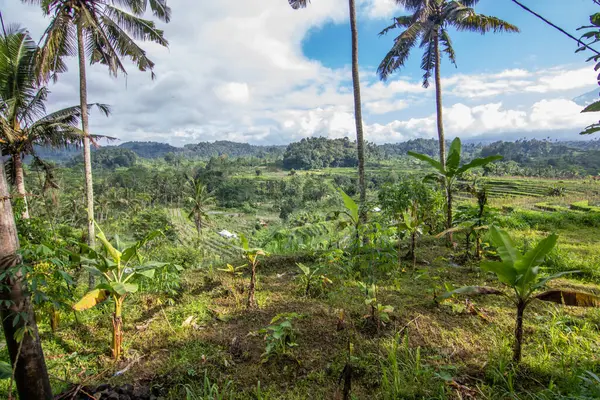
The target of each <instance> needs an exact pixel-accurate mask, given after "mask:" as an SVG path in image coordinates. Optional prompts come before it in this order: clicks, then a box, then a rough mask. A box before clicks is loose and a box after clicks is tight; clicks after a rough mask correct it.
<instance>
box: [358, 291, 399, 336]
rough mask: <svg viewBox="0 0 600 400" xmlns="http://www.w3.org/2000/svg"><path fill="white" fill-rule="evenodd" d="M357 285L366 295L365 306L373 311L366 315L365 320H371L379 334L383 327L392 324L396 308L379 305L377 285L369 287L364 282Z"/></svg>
mask: <svg viewBox="0 0 600 400" xmlns="http://www.w3.org/2000/svg"><path fill="white" fill-rule="evenodd" d="M357 284H358V286H359V287H360V288H361V289H362V290H363V292H364V294H365V297H366V298H365V305H367V306H368V307H370V309H371V312H370V314H368V315H365V318H368V319H369V320H371V322H373V323H374V324H375V326H376V327H377V332H379V330H380V328H381V326H382V325H385V324H387V323H389V322H390V314H391V313H393V312H394V307H392V306H390V305H384V304H381V303H379V300H378V297H377V291H378V288H377V285H376V284H375V283H371V284H370V285H369V284H367V283H364V282H357Z"/></svg>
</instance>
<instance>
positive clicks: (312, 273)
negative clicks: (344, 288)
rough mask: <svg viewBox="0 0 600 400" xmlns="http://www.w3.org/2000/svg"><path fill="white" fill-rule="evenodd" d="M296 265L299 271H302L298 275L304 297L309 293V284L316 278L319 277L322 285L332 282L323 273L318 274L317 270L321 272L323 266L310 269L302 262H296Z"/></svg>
mask: <svg viewBox="0 0 600 400" xmlns="http://www.w3.org/2000/svg"><path fill="white" fill-rule="evenodd" d="M296 266H297V267H298V268H299V269H300V271H302V275H300V281H301V282H302V287H303V288H304V296H306V297H308V296H309V295H310V289H311V284H312V283H313V282H314V281H316V280H317V279H321V282H323V285H325V284H331V283H333V282H332V281H331V279H329V278H327V277H326V276H325V275H323V274H321V275H319V272H321V270H322V269H323V267H315V268H313V269H311V268H310V267H307V266H306V265H304V264H302V263H296Z"/></svg>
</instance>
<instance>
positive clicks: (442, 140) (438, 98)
mask: <svg viewBox="0 0 600 400" xmlns="http://www.w3.org/2000/svg"><path fill="white" fill-rule="evenodd" d="M434 43H435V45H434V51H435V68H434V69H435V105H436V110H437V130H438V141H439V146H440V163H441V164H442V167H443V168H444V169H446V137H445V136H444V119H443V105H442V77H441V73H440V67H441V64H442V58H441V55H440V39H439V37H438V36H436V37H435V39H434ZM442 191H445V192H446V198H447V201H448V203H447V207H448V209H447V210H446V212H447V221H446V229H450V228H452V200H451V198H450V197H451V188H450V187H449V185H448V182H445V181H444V182H443V183H442ZM452 237H453V235H452V232H450V233H449V234H448V240H449V242H450V243H452V241H453V239H452Z"/></svg>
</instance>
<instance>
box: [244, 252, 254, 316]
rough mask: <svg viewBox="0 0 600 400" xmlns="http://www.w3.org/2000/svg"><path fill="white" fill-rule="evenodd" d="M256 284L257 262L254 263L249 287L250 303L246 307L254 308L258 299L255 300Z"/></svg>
mask: <svg viewBox="0 0 600 400" xmlns="http://www.w3.org/2000/svg"><path fill="white" fill-rule="evenodd" d="M255 286H256V263H252V274H251V275H250V286H249V287H248V303H246V308H248V309H250V308H254V306H255V305H256V301H255V300H254V287H255Z"/></svg>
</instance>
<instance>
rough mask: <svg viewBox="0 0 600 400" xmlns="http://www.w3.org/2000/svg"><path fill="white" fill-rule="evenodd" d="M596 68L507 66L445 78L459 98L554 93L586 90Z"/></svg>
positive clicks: (444, 82)
mask: <svg viewBox="0 0 600 400" xmlns="http://www.w3.org/2000/svg"><path fill="white" fill-rule="evenodd" d="M595 80H596V73H595V71H594V69H593V68H590V67H583V68H576V69H572V68H571V69H569V68H565V67H562V68H547V69H538V70H534V71H527V70H523V69H508V70H505V71H502V72H499V73H489V74H471V75H463V74H456V75H454V76H451V77H448V78H445V79H443V80H442V85H443V86H444V88H446V89H447V90H448V93H449V94H451V95H454V96H457V97H464V98H480V97H494V96H498V95H507V94H514V93H523V92H529V93H542V94H545V93H555V92H561V91H568V90H573V89H585V88H588V87H590V85H593V84H594V81H595Z"/></svg>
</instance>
